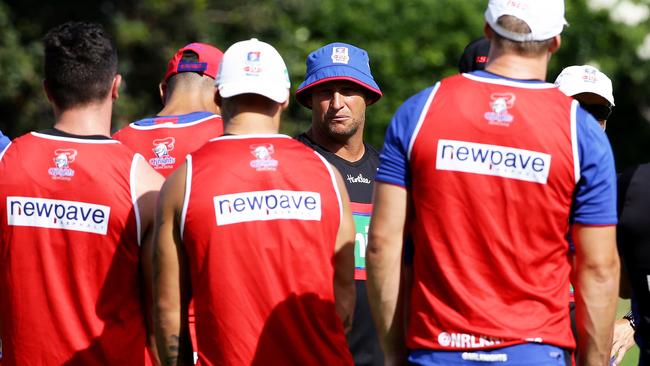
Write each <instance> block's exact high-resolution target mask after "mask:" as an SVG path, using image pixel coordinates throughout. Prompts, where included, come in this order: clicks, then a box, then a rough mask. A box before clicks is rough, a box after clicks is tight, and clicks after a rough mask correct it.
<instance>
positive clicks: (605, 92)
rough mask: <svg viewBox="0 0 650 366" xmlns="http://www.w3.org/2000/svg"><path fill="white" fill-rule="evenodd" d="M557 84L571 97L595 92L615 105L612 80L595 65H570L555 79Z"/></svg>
mask: <svg viewBox="0 0 650 366" xmlns="http://www.w3.org/2000/svg"><path fill="white" fill-rule="evenodd" d="M555 85H557V87H558V88H560V91H562V92H563V93H564V94H566V95H568V96H570V97H572V96H574V95H576V94H580V93H594V94H598V95H600V96H601V97H603V98H605V99H607V101H608V102H609V103H611V105H614V95H613V94H612V81H611V80H610V79H609V78H608V77H607V75H605V74H603V73H602V72H600V70H598V69H597V68H595V67H593V66H589V65H582V66H569V67H567V68H565V69H564V70H562V72H561V73H560V75H558V77H557V79H555Z"/></svg>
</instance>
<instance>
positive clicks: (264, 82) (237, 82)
mask: <svg viewBox="0 0 650 366" xmlns="http://www.w3.org/2000/svg"><path fill="white" fill-rule="evenodd" d="M215 84H216V85H217V88H218V89H219V94H221V96H222V97H223V98H230V97H233V96H235V95H239V94H247V93H251V94H259V95H263V96H265V97H267V98H269V99H271V100H273V101H275V102H278V103H284V102H285V101H286V100H287V99H289V88H290V87H291V82H290V81H289V72H288V71H287V66H286V65H285V64H284V60H283V59H282V56H280V54H279V53H278V51H277V50H276V49H275V48H273V46H271V45H270V44H268V43H265V42H262V41H258V40H257V39H255V38H251V39H250V40H248V41H241V42H237V43H235V44H233V45H232V46H230V47H228V49H227V50H226V52H224V54H223V59H222V61H221V66H220V67H219V73H218V74H217V79H216V81H215Z"/></svg>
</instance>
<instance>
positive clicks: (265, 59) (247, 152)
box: [154, 39, 354, 365]
mask: <svg viewBox="0 0 650 366" xmlns="http://www.w3.org/2000/svg"><path fill="white" fill-rule="evenodd" d="M217 86H218V93H219V94H218V98H217V102H218V103H219V104H220V106H221V111H222V114H223V118H224V122H225V132H226V135H225V136H223V137H219V138H216V139H213V140H212V141H210V142H209V143H207V144H206V145H204V146H203V147H202V148H200V149H199V150H198V151H196V152H194V153H192V154H190V155H189V156H188V157H187V162H186V164H184V165H182V166H181V167H180V168H179V169H178V170H177V171H176V172H174V173H173V174H172V175H171V176H170V177H169V178H168V179H167V181H166V182H165V185H164V186H163V189H162V192H161V197H160V201H159V206H158V216H157V219H158V220H157V223H158V224H157V228H156V233H157V234H156V240H155V252H154V253H155V254H154V258H155V260H154V273H155V278H154V309H155V312H154V314H155V315H154V319H155V325H156V340H157V342H158V351H159V352H160V357H161V359H163V360H165V361H166V362H169V363H171V364H175V362H177V361H180V362H188V361H189V360H188V356H189V354H190V353H189V352H188V349H187V348H186V345H187V342H186V340H187V338H186V336H185V334H184V332H185V329H186V328H185V327H184V326H183V325H182V323H183V322H184V319H185V316H183V315H182V313H183V312H184V311H186V310H185V305H184V304H186V301H187V300H188V298H189V296H190V292H191V296H192V297H193V298H194V304H195V308H196V331H197V340H198V346H199V349H198V351H199V361H200V362H201V364H205V365H319V364H320V365H352V357H351V356H350V353H349V351H348V349H347V344H346V340H345V335H344V326H343V324H345V325H346V326H348V327H349V325H350V321H351V317H352V311H353V309H354V281H353V269H354V223H353V221H352V215H351V213H350V207H349V203H348V197H347V193H346V191H345V185H344V184H343V181H342V179H341V176H340V174H338V173H336V171H335V170H334V169H333V168H332V167H331V166H330V165H329V163H327V162H326V161H325V160H324V159H323V158H322V157H321V156H320V155H318V154H317V153H315V152H314V151H313V150H311V149H309V148H308V147H306V146H304V145H303V144H302V143H300V142H298V141H295V140H293V139H291V138H290V137H288V136H283V135H278V134H277V132H278V129H279V125H280V116H281V113H282V111H283V110H284V109H285V108H286V107H287V106H288V103H289V86H290V84H289V77H288V73H287V69H286V66H285V64H284V61H283V60H282V57H281V56H280V54H279V53H278V52H277V51H276V50H275V49H274V48H273V47H272V46H271V45H269V44H267V43H264V42H261V41H258V40H257V39H251V40H248V41H242V42H237V43H235V44H234V45H232V46H230V48H228V50H226V52H225V54H224V56H223V63H222V66H221V69H220V70H219V75H218V76H217ZM337 314H338V317H337ZM339 317H340V319H339ZM341 320H343V324H342V323H341Z"/></svg>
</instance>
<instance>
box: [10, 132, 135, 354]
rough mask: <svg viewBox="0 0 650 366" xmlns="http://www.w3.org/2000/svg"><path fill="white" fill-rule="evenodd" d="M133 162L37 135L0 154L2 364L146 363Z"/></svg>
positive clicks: (86, 142) (109, 151) (116, 149)
mask: <svg viewBox="0 0 650 366" xmlns="http://www.w3.org/2000/svg"><path fill="white" fill-rule="evenodd" d="M138 158H141V157H139V155H135V156H134V154H133V152H131V151H130V150H129V149H128V148H126V147H125V146H123V145H122V144H120V143H119V142H117V141H114V140H110V139H105V140H90V139H77V138H70V137H60V136H52V135H45V134H40V133H31V134H27V135H24V136H22V137H20V138H18V139H16V140H15V141H14V142H13V143H12V144H11V145H9V147H8V148H7V150H6V152H5V154H4V156H2V157H1V160H0V176H1V177H2V179H1V180H0V230H1V231H0V233H1V234H0V317H1V321H0V323H1V324H2V342H3V346H4V347H3V352H4V354H3V357H4V358H3V365H5V366H7V365H64V364H65V365H143V363H144V352H143V348H144V346H145V325H144V318H143V313H142V309H141V303H140V302H141V299H140V296H141V285H140V281H139V278H140V270H139V258H140V248H139V244H138V234H139V231H140V229H139V219H138V218H137V213H136V212H134V211H135V210H137V208H136V206H134V204H133V202H134V198H135V193H134V189H133V187H134V181H133V180H134V179H133V176H132V175H133V173H134V167H135V162H136V160H137V159H138Z"/></svg>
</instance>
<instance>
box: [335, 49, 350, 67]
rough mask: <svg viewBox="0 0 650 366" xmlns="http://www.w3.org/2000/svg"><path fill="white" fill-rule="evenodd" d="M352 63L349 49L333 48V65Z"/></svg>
mask: <svg viewBox="0 0 650 366" xmlns="http://www.w3.org/2000/svg"><path fill="white" fill-rule="evenodd" d="M349 61H350V56H349V54H348V48H347V47H334V48H332V63H335V64H346V65H347V63H348V62H349Z"/></svg>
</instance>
